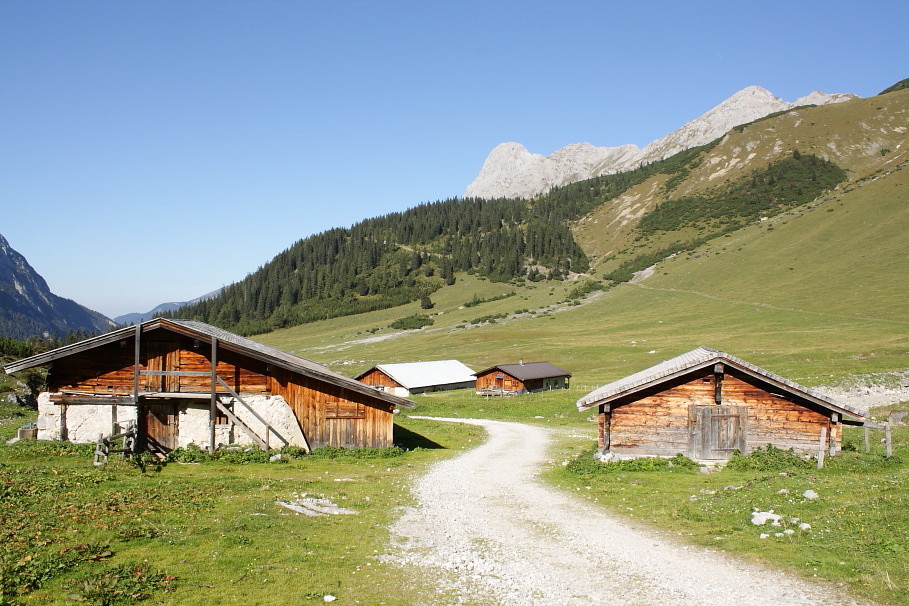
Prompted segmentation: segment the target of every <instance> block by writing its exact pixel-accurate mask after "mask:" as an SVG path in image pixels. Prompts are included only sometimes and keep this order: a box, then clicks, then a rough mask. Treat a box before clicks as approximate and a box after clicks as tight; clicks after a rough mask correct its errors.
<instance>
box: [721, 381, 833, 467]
mask: <svg viewBox="0 0 909 606" xmlns="http://www.w3.org/2000/svg"><path fill="white" fill-rule="evenodd" d="M771 389H772V388H771ZM774 393H778V394H780V395H783V392H782V391H780V390H772V391H768V390H765V389H763V388H761V387H760V386H758V385H756V384H754V382H747V381H746V380H743V378H739V377H735V376H731V375H729V374H727V375H726V378H725V379H724V380H723V403H724V404H730V405H734V406H747V407H748V431H747V449H748V452H750V451H751V450H753V449H755V448H763V447H765V446H767V444H773V445H774V446H776V447H777V448H783V449H789V448H794V449H795V450H797V451H805V452H817V448H818V440H819V436H820V433H821V427H827V431H828V435H830V434H831V431H830V430H831V422H830V419H829V418H828V417H827V416H826V415H824V414H821V413H820V412H818V411H816V410H812V409H810V408H808V407H807V406H806V405H803V404H799V403H797V402H793V401H791V400H788V399H784V398H781V397H778V396H777V395H774ZM806 404H807V403H806ZM835 437H839V433H838V432H837V434H836V436H835Z"/></svg>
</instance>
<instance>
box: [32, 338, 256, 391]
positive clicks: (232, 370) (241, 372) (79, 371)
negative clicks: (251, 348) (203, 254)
mask: <svg viewBox="0 0 909 606" xmlns="http://www.w3.org/2000/svg"><path fill="white" fill-rule="evenodd" d="M161 332H163V331H151V332H150V333H148V334H144V335H143V336H142V340H143V346H142V351H141V352H140V360H141V365H140V369H141V370H182V371H197V372H209V371H210V370H211V347H210V346H208V345H206V344H204V343H201V344H200V345H199V346H198V347H196V346H195V342H194V340H193V339H189V338H186V337H177V336H176V335H173V334H171V333H167V334H163V335H162V334H160V333H161ZM134 343H135V339H134V338H133V337H130V338H128V339H124V340H123V341H120V342H118V343H111V344H107V345H102V346H99V347H96V348H94V349H92V350H90V351H86V352H82V353H77V354H73V355H71V356H67V357H66V358H63V359H60V360H57V361H55V362H54V363H53V366H52V368H51V372H50V374H49V377H48V384H49V387H50V389H51V391H62V390H72V391H84V392H88V393H107V394H131V393H132V392H133V362H134V356H135V350H134ZM217 372H218V376H220V377H221V378H222V379H224V380H225V381H227V383H228V384H229V385H230V386H231V387H232V388H233V389H234V391H237V392H247V393H252V392H255V393H262V392H266V391H267V389H268V369H267V365H266V364H264V363H262V362H259V361H258V360H253V359H251V358H248V357H246V356H242V355H240V354H236V353H233V352H230V351H227V350H221V351H219V352H218V367H217ZM140 381H141V382H140V389H142V390H143V391H162V390H163V388H164V387H168V388H170V389H169V390H172V391H177V392H183V393H186V392H202V393H207V392H209V391H210V389H211V380H210V379H209V378H208V377H167V380H166V381H165V380H164V379H163V378H162V377H149V376H146V377H141V379H140Z"/></svg>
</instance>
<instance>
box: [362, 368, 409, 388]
mask: <svg viewBox="0 0 909 606" xmlns="http://www.w3.org/2000/svg"><path fill="white" fill-rule="evenodd" d="M360 383H364V384H365V385H375V386H380V387H403V386H402V385H401V384H400V383H398V382H397V381H395V380H394V379H392V378H391V377H389V376H388V375H387V374H385V373H384V372H382V371H381V370H379V369H377V368H376V369H373V370H372V371H371V372H369V373H367V374H366V375H364V376H363V377H361V378H360Z"/></svg>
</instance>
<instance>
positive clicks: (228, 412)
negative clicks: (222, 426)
mask: <svg viewBox="0 0 909 606" xmlns="http://www.w3.org/2000/svg"><path fill="white" fill-rule="evenodd" d="M217 405H218V410H220V411H221V412H223V413H224V414H225V415H226V416H227V418H228V419H230V420H231V422H232V423H233V424H234V425H236V426H237V427H239V428H240V429H242V430H243V431H244V432H246V435H248V436H249V437H250V438H252V440H253V442H255V443H256V444H258V445H259V448H261V449H262V450H269V448H268V444H266V443H265V440H263V439H262V438H260V437H259V436H258V435H257V434H256V432H254V431H253V430H252V429H250V428H249V426H247V425H246V423H244V422H243V421H241V420H240V419H239V418H238V417H237V415H235V414H234V413H232V412H231V410H230V409H229V408H228V407H227V406H225V405H224V404H221V402H218V404H217Z"/></svg>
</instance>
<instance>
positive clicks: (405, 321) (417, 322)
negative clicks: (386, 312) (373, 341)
mask: <svg viewBox="0 0 909 606" xmlns="http://www.w3.org/2000/svg"><path fill="white" fill-rule="evenodd" d="M434 323H435V321H434V320H433V319H432V318H430V317H429V316H427V315H424V314H413V315H412V316H407V317H405V318H398V319H397V320H395V321H394V322H392V323H391V324H389V325H388V327H389V328H394V329H396V330H419V329H420V328H423V327H424V326H431V325H432V324H434Z"/></svg>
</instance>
